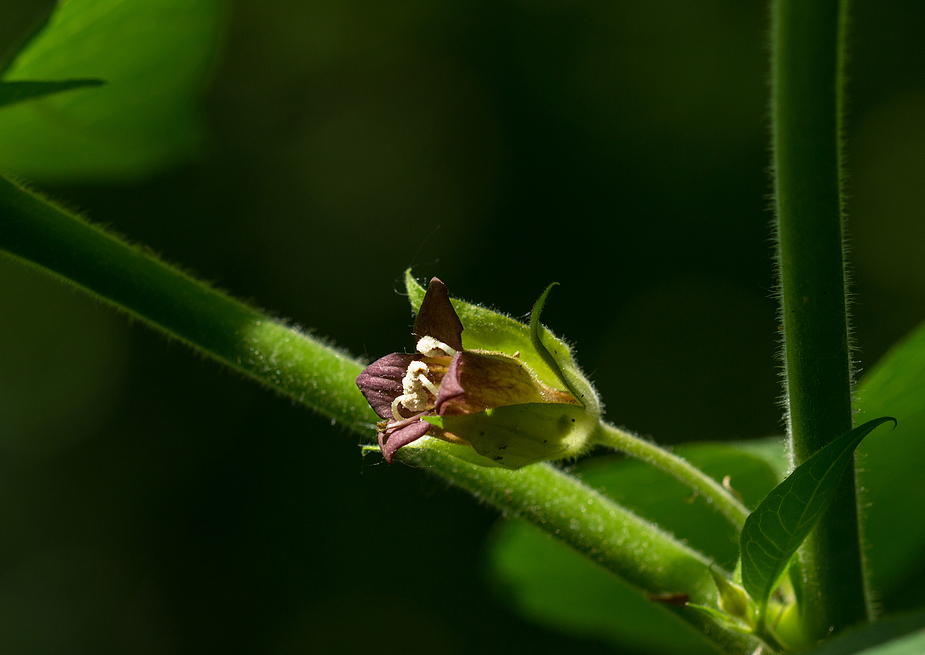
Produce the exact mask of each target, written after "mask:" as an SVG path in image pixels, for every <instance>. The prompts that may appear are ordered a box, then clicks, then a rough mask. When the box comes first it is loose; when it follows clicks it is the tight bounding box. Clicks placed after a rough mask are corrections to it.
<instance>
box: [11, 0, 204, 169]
mask: <svg viewBox="0 0 925 655" xmlns="http://www.w3.org/2000/svg"><path fill="white" fill-rule="evenodd" d="M221 14H222V4H221V3H219V2H218V1H217V0H149V1H146V2H130V1H128V0H69V2H65V3H63V4H61V5H59V8H58V9H57V11H56V12H55V13H54V15H53V16H52V17H51V20H50V21H49V22H48V25H47V26H46V27H45V29H44V30H43V31H42V32H41V33H40V34H38V35H37V36H36V37H35V38H34V39H33V40H32V41H31V42H30V43H29V44H28V46H27V47H26V48H25V49H24V50H23V51H22V52H21V53H20V54H19V56H18V57H16V59H15V61H14V62H13V64H12V65H11V66H10V68H9V70H8V72H7V75H6V77H5V79H6V81H33V82H34V81H42V80H52V81H54V80H73V79H91V78H92V79H105V80H106V81H107V82H108V84H107V85H106V86H105V87H102V88H100V89H94V90H92V92H91V91H86V90H84V91H73V92H71V93H66V94H56V95H52V96H47V97H45V98H42V99H40V100H35V101H33V102H29V103H24V104H20V105H18V106H15V107H10V108H7V109H5V110H4V111H3V112H0V168H2V169H3V170H5V171H7V172H9V173H14V174H19V175H23V176H26V177H29V178H32V179H39V180H45V181H77V180H103V179H131V178H138V177H141V176H144V175H148V174H151V173H153V172H156V171H157V170H160V169H163V168H165V167H167V166H170V165H173V164H176V163H177V162H179V161H181V160H183V159H186V158H188V157H190V156H192V155H193V154H194V153H195V152H196V151H197V149H198V148H199V147H200V145H201V143H202V138H203V137H202V134H201V126H200V121H199V119H198V115H197V104H198V100H199V89H200V87H201V86H202V82H203V79H204V77H205V74H206V72H207V68H208V65H209V62H210V59H211V56H212V53H213V52H214V50H215V46H216V42H217V38H218V34H219V26H220V23H221Z"/></svg>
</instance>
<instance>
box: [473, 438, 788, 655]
mask: <svg viewBox="0 0 925 655" xmlns="http://www.w3.org/2000/svg"><path fill="white" fill-rule="evenodd" d="M774 442H775V443H776V442H777V440H774ZM678 454H679V455H682V456H683V457H685V459H687V460H689V461H690V462H691V463H693V464H695V465H696V466H698V467H699V468H701V469H702V470H703V471H705V472H706V473H708V474H709V475H711V476H712V477H714V478H715V479H717V480H722V479H723V478H724V477H725V476H727V475H728V476H729V477H730V485H731V487H732V488H733V489H734V490H735V491H736V492H738V493H740V494H741V495H742V497H743V500H744V502H745V504H746V505H747V506H749V507H754V506H756V505H757V504H758V502H759V501H760V499H761V498H763V497H764V496H765V495H766V494H767V492H768V491H769V490H770V489H772V488H773V487H774V485H775V484H777V482H778V479H777V477H776V476H775V474H774V472H773V471H772V469H771V468H770V467H769V466H768V465H767V464H766V463H765V462H764V461H762V460H761V459H760V458H758V457H756V456H754V455H751V454H749V453H747V452H742V451H741V450H739V449H738V448H737V447H733V446H729V445H724V444H696V445H688V446H682V447H679V448H678ZM574 470H575V472H576V473H577V474H578V475H579V476H580V477H581V478H582V480H583V481H584V482H586V483H588V484H590V485H591V486H593V487H596V488H598V489H601V490H602V491H603V492H604V493H606V494H607V495H608V496H610V497H611V498H613V499H614V500H617V501H618V502H619V503H621V504H624V505H626V506H627V507H630V508H631V509H632V510H633V511H634V512H635V513H637V514H639V515H640V516H642V517H644V518H645V519H648V520H650V521H654V522H657V523H658V524H659V525H660V526H662V527H663V528H664V529H666V530H668V531H669V532H671V533H673V534H674V535H675V536H676V537H678V538H681V539H684V540H685V541H686V542H687V543H688V544H689V545H690V546H691V547H693V548H695V549H697V550H699V551H700V552H702V553H704V554H706V555H708V556H709V557H711V558H713V559H714V560H716V561H717V562H718V563H720V564H721V565H723V566H726V567H732V566H733V565H734V564H735V561H736V558H737V557H738V548H737V546H736V541H735V539H736V535H735V531H734V530H733V529H732V527H731V526H730V525H729V523H728V521H726V520H724V519H723V517H722V516H720V515H719V514H717V512H715V511H714V510H713V509H712V508H711V507H710V505H709V504H708V503H707V502H706V501H705V500H704V499H703V498H700V497H692V496H691V492H690V490H689V489H688V488H687V487H685V486H684V485H683V484H681V483H680V482H678V481H677V480H675V479H674V478H672V477H670V476H668V475H667V474H665V473H663V472H662V471H660V470H658V469H655V468H653V467H651V466H648V465H646V464H644V463H642V462H639V461H637V460H628V459H622V458H616V457H608V458H598V459H595V460H591V461H589V462H585V463H581V464H579V465H578V466H576V467H575V469H574ZM490 555H491V563H492V565H493V569H494V573H495V575H493V577H492V579H493V581H494V582H500V583H501V585H502V591H503V592H504V593H505V595H506V596H507V597H508V598H509V599H510V600H511V601H512V603H513V604H514V605H515V606H516V607H517V608H518V609H519V610H520V611H521V612H522V613H524V614H525V615H526V616H528V617H530V618H532V619H533V620H535V621H537V622H540V623H543V624H546V625H550V626H553V627H556V628H557V629H559V630H562V631H564V632H568V633H571V634H579V635H584V636H593V637H596V638H599V639H603V640H606V641H608V642H610V643H612V644H614V645H616V646H618V647H627V646H632V645H639V646H640V647H642V646H645V650H646V652H656V653H682V652H683V653H694V652H712V651H710V650H704V649H708V648H709V646H707V645H706V642H705V640H703V639H702V637H700V636H699V635H697V636H691V633H690V631H689V630H688V629H687V626H686V625H681V624H679V623H678V621H677V618H676V617H675V616H674V615H673V610H672V609H670V608H667V607H665V606H664V605H662V604H660V603H652V602H650V601H649V600H647V599H646V598H645V597H644V596H641V595H640V594H639V592H638V591H636V590H634V589H632V588H631V587H629V586H628V585H626V584H624V583H622V582H621V581H619V580H617V579H615V578H614V577H613V576H611V575H610V574H609V573H607V572H606V571H604V570H603V569H601V568H599V567H597V566H595V565H594V564H593V562H589V561H588V560H587V559H585V558H583V557H581V556H579V555H577V554H576V553H574V552H573V551H571V550H570V549H569V548H567V547H566V546H563V545H562V544H560V543H558V542H555V541H552V540H550V539H548V538H547V537H546V536H544V535H543V534H542V533H540V532H538V531H537V530H535V529H533V528H532V527H531V526H529V525H528V524H526V523H522V522H519V521H507V522H505V523H503V524H500V525H499V528H498V530H497V531H496V536H495V539H494V540H493V542H492V545H491V551H490ZM670 591H672V590H666V592H670Z"/></svg>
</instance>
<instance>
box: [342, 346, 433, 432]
mask: <svg viewBox="0 0 925 655" xmlns="http://www.w3.org/2000/svg"><path fill="white" fill-rule="evenodd" d="M416 359H421V355H407V354H405V353H392V354H391V355H386V356H385V357H383V358H382V359H377V360H376V361H375V362H373V363H372V364H370V365H369V366H367V367H366V368H365V369H363V372H362V373H360V374H359V375H358V376H357V379H356V384H357V387H359V388H360V392H361V393H362V394H363V397H364V398H366V402H368V403H369V406H370V407H372V408H373V411H374V412H376V414H378V415H379V417H380V418H384V419H387V420H391V419H392V401H394V400H395V399H396V398H398V397H399V396H400V395H402V393H403V392H402V386H401V381H402V378H404V377H405V373H406V372H407V371H408V366H409V365H410V364H411V362H413V361H414V360H416Z"/></svg>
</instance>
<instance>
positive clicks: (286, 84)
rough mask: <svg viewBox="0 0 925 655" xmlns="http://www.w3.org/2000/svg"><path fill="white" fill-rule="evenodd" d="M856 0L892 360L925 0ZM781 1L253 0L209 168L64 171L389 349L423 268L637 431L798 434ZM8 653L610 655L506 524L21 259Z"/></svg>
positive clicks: (874, 327)
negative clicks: (532, 589)
mask: <svg viewBox="0 0 925 655" xmlns="http://www.w3.org/2000/svg"><path fill="white" fill-rule="evenodd" d="M853 4H854V9H853V15H854V21H853V29H852V37H851V43H852V47H851V52H852V56H851V63H850V69H849V70H850V76H851V83H850V97H851V104H850V116H849V121H848V132H847V137H848V152H849V158H848V162H849V170H850V172H851V180H850V186H849V189H850V193H851V202H850V222H849V230H850V238H849V245H850V252H851V262H852V271H853V279H854V284H853V286H852V290H853V291H854V292H855V294H856V303H855V305H854V310H853V312H854V318H855V326H856V330H855V335H856V339H857V343H858V345H859V347H860V353H859V365H860V368H861V370H862V372H863V370H864V369H868V368H870V367H871V366H872V365H873V364H874V363H875V362H876V361H877V359H878V358H879V357H880V356H881V355H882V354H883V353H884V352H885V351H886V350H887V349H888V348H889V346H890V345H891V344H892V343H894V342H895V341H896V340H897V339H898V338H900V337H901V336H902V335H903V334H905V333H906V332H907V331H908V330H909V329H910V328H912V327H913V326H914V325H916V324H917V323H918V322H919V321H920V320H921V319H922V318H923V317H925V270H923V266H925V262H923V256H922V253H923V252H925V224H923V221H922V207H923V206H925V203H923V200H925V70H923V61H925V52H923V50H925V39H923V38H922V34H923V27H925V23H923V14H922V6H921V3H919V2H916V1H914V0H906V1H905V2H895V3H890V5H889V9H888V10H887V9H886V8H884V7H883V5H878V4H877V3H874V2H873V1H872V0H865V1H861V2H856V3H853ZM767 28H768V19H767V10H766V7H765V4H764V3H763V2H741V1H739V0H706V1H701V2H685V1H681V0H662V1H656V2H652V1H649V0H645V1H644V0H635V1H622V2H617V1H614V0H601V1H597V2H593V1H590V0H589V1H583V2H579V1H568V0H533V1H528V0H520V1H518V0H501V1H499V0H492V1H477V0H470V1H467V2H446V3H433V2H424V1H422V0H406V1H403V2H392V1H388V2H381V1H378V0H366V1H360V0H355V1H349V2H348V1H345V2H333V1H327V2H318V1H315V2H304V1H302V0H272V1H266V0H264V1H261V2H257V1H256V0H240V1H238V2H234V3H232V4H231V9H230V11H229V14H228V31H227V36H226V39H225V42H224V44H223V47H222V49H221V51H220V52H217V53H216V60H215V64H214V71H213V74H212V76H211V78H210V80H209V82H208V86H207V89H206V91H205V95H204V98H203V109H204V115H205V122H206V126H207V131H208V137H209V138H208V147H207V149H206V150H205V152H203V153H202V156H201V157H200V159H199V160H197V161H195V162H192V163H187V164H185V165H183V166H181V167H178V168H174V169H172V170H168V171H164V172H163V173H161V174H159V175H158V176H156V177H154V178H151V179H145V180H142V181H136V182H131V183H122V184H119V185H100V184H95V185H90V184H84V185H68V186H62V185H58V186H54V187H50V186H49V185H43V188H44V189H46V190H47V191H49V192H50V193H51V194H52V195H53V196H54V197H56V198H59V199H61V200H63V201H64V202H66V203H67V204H68V206H71V207H77V208H80V209H82V210H84V211H85V212H86V214H87V215H88V216H89V217H90V218H91V219H94V220H96V221H100V222H103V223H106V224H108V225H111V226H112V227H113V228H114V229H115V230H117V231H119V232H121V233H123V234H126V235H128V236H129V237H130V238H131V239H133V240H135V241H138V242H141V243H144V244H147V245H148V246H150V247H151V248H153V249H154V250H156V251H157V252H159V253H161V254H162V255H163V256H164V257H165V258H166V259H168V260H170V261H174V262H178V263H180V264H181V265H183V266H184V267H186V268H188V269H190V270H192V271H194V272H196V273H197V274H199V275H200V276H202V277H204V278H207V279H210V280H215V281H216V282H217V283H218V285H219V286H221V287H223V288H225V289H228V290H230V291H231V292H232V293H234V294H235V295H237V296H239V297H244V298H249V299H252V300H253V302H254V303H256V304H257V305H259V306H261V307H264V308H267V309H268V310H270V311H272V312H274V313H277V314H278V315H279V316H281V317H285V318H289V319H292V320H293V321H295V322H296V323H298V324H300V325H302V326H304V327H306V328H311V329H313V330H314V332H315V333H316V334H319V335H327V336H330V337H331V339H332V340H334V342H336V343H337V344H338V345H340V346H342V347H344V348H346V349H348V350H349V351H351V352H353V353H355V354H357V355H359V356H363V357H368V358H375V357H378V356H381V355H383V354H385V353H388V352H392V351H395V350H400V349H404V348H408V347H410V346H411V340H410V323H411V316H410V311H409V308H408V306H407V302H406V300H405V299H404V298H403V297H402V296H401V295H400V293H399V291H400V290H401V275H402V272H403V270H404V269H405V268H406V267H408V266H413V267H414V271H415V273H417V274H418V275H419V276H420V277H424V276H430V275H439V276H440V277H441V278H442V279H443V280H444V281H445V282H446V283H447V284H448V285H449V287H450V290H451V292H452V293H453V294H454V295H457V296H459V297H462V298H465V299H467V300H473V301H478V302H482V303H485V304H488V305H490V306H493V307H497V308H499V309H502V310H504V311H507V312H509V313H511V314H514V315H524V314H526V313H527V312H528V311H529V309H530V307H531V305H532V303H533V301H534V300H535V299H536V297H537V296H538V295H539V293H540V292H541V291H542V289H543V288H544V287H545V286H546V285H547V284H548V283H549V282H551V281H558V282H559V283H560V284H561V286H560V287H559V288H557V289H556V290H555V292H554V294H553V296H552V298H551V300H550V302H549V303H548V305H547V310H546V313H545V314H544V321H545V322H546V323H547V324H548V325H549V326H550V327H551V328H552V329H553V330H555V331H556V332H558V333H559V334H562V335H564V336H566V337H567V338H568V339H569V340H571V341H572V342H574V343H575V344H576V347H577V354H578V358H579V361H580V362H581V363H582V365H583V366H584V368H585V369H586V370H587V371H588V372H589V373H590V374H591V377H592V378H593V380H594V381H595V382H596V384H597V385H598V389H599V391H600V392H601V394H602V396H603V398H604V400H605V402H606V404H607V415H608V418H609V419H610V420H612V421H614V422H616V423H618V424H621V425H625V426H627V427H629V428H631V429H633V430H638V431H640V432H642V433H644V434H647V435H651V436H652V437H653V438H655V439H656V440H658V441H659V442H662V443H669V444H671V443H677V442H681V441H688V440H709V439H720V440H728V439H747V438H755V437H765V436H769V435H775V434H779V433H780V432H781V429H782V426H781V421H780V417H781V409H780V407H779V405H778V404H777V399H778V396H779V394H780V387H779V380H778V368H777V362H776V360H775V350H776V348H777V330H776V325H775V303H774V300H773V298H772V295H773V291H772V290H773V274H772V256H773V246H772V243H771V241H770V238H769V227H768V224H769V220H770V213H769V212H768V206H769V199H768V194H769V191H770V184H769V176H768V173H767V167H768V162H769V153H768V128H767V120H766V114H767V102H768V101H767V98H768V88H767V86H766V79H767V76H768V66H767V52H766V46H765V42H766V31H767ZM0 280H2V283H0V338H2V340H3V343H4V344H5V345H4V347H3V348H2V349H0V525H2V530H0V649H2V650H3V652H9V653H22V652H35V653H62V652H94V653H102V652H145V653H199V652H261V653H297V652H299V653H301V652H312V653H335V652H340V653H342V652H348V653H349V652H360V651H361V650H364V651H368V650H373V651H374V652H378V653H392V652H402V651H406V650H408V649H411V650H414V651H424V652H431V653H470V652H478V651H495V650H496V651H498V652H502V651H503V652H508V653H527V652H529V653H535V654H537V655H539V654H542V653H554V652H561V651H562V650H563V649H569V648H575V647H578V648H580V649H581V650H582V652H587V653H595V652H606V651H607V648H606V647H605V646H604V645H602V644H597V643H592V642H576V641H574V640H573V639H571V638H569V637H568V636H563V635H560V634H558V633H553V632H549V631H547V630H546V629H544V628H542V627H538V626H535V625H533V624H530V623H527V622H525V621H523V620H521V619H519V618H518V617H517V616H516V615H515V614H514V613H513V611H512V610H510V609H508V608H507V606H506V605H505V604H504V603H503V602H502V601H501V600H500V596H499V594H497V593H495V592H494V591H493V590H492V588H491V582H490V580H489V578H488V576H487V571H486V567H485V558H484V550H483V549H484V544H485V542H486V536H487V535H488V534H489V533H490V530H491V526H492V525H493V523H494V522H495V520H496V514H495V513H494V512H493V511H491V510H490V509H488V508H485V507H481V506H479V505H478V504H477V503H476V502H473V500H472V499H471V498H469V497H467V496H465V495H464V494H462V493H461V492H458V491H456V490H452V489H447V488H446V485H445V484H444V483H443V482H441V481H439V480H436V479H432V478H429V477H427V476H426V475H424V474H422V473H421V472H419V471H415V470H413V469H410V468H405V467H402V466H392V467H386V466H385V465H383V464H381V460H380V459H379V457H378V456H375V455H371V456H369V457H367V458H366V459H365V461H364V460H363V459H361V457H360V449H359V447H358V444H359V443H360V441H361V438H360V437H358V436H357V435H355V434H346V433H343V432H341V431H340V430H338V429H336V428H332V427H331V426H330V424H329V422H328V421H327V420H324V419H321V418H319V417H317V416H314V415H312V414H311V413H310V412H308V411H306V410H305V409H304V408H301V407H295V406H293V405H292V404H291V403H290V401H288V400H285V399H281V398H278V397H276V396H274V395H273V394H271V393H269V392H267V391H266V390H264V389H262V388H260V387H258V386H257V385H256V384H254V383H252V382H250V381H247V380H244V379H242V378H240V377H239V376H238V375H237V374H235V373H232V372H229V371H227V370H225V369H223V368H221V367H220V366H219V365H217V364H215V363H213V362H211V361H205V360H203V359H201V358H200V357H198V356H196V355H194V354H192V353H191V351H189V350H188V349H187V348H186V347H185V346H182V345H180V344H178V343H169V342H167V341H166V340H165V339H163V338H162V337H161V336H160V335H158V334H154V333H152V332H151V331H149V330H148V329H147V328H145V327H143V326H141V325H137V324H132V323H131V321H128V320H126V318H125V317H123V316H121V315H119V314H117V313H116V312H114V311H113V310H110V309H108V308H105V307H103V306H100V305H98V304H95V303H94V302H93V301H91V300H88V299H87V298H86V297H84V296H82V295H80V294H77V293H75V292H72V291H70V290H69V289H67V288H65V287H64V286H63V285H60V284H58V283H56V282H54V281H52V280H50V279H47V278H45V277H44V276H42V275H40V274H38V273H36V272H33V271H29V270H26V269H24V268H22V267H18V266H16V265H14V264H13V263H12V262H10V261H0Z"/></svg>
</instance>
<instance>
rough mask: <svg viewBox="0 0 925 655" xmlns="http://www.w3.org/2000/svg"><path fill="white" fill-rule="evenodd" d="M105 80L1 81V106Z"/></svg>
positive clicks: (84, 86) (88, 85)
mask: <svg viewBox="0 0 925 655" xmlns="http://www.w3.org/2000/svg"><path fill="white" fill-rule="evenodd" d="M103 84H105V82H104V81H103V80H63V81H61V82H0V107H4V106H6V105H15V104H16V103H18V102H24V101H26V100H34V99H36V98H43V97H45V96H49V95H51V94H53V93H61V92H62V91H71V90H73V89H83V88H86V87H93V86H102V85H103Z"/></svg>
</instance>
